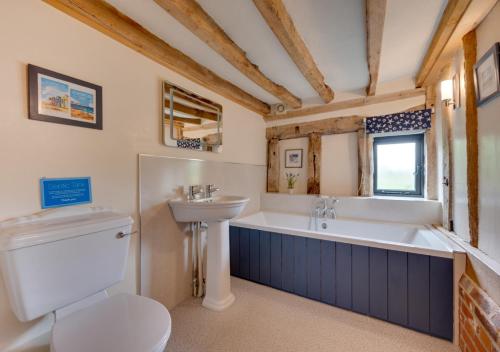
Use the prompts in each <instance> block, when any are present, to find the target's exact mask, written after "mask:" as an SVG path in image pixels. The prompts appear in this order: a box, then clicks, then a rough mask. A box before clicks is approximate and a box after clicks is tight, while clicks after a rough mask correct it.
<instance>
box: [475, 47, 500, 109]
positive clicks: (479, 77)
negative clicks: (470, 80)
mask: <svg viewBox="0 0 500 352" xmlns="http://www.w3.org/2000/svg"><path fill="white" fill-rule="evenodd" d="M499 55H500V43H498V42H497V43H495V44H494V45H493V46H492V47H491V48H490V49H489V50H488V51H487V52H486V53H485V54H484V55H483V57H481V59H480V60H479V61H478V62H477V63H476V64H475V65H474V81H475V86H476V102H477V105H478V106H480V105H483V104H485V103H486V102H488V101H490V100H492V99H494V98H495V97H497V96H498V95H499V94H500V76H499V66H500V65H499Z"/></svg>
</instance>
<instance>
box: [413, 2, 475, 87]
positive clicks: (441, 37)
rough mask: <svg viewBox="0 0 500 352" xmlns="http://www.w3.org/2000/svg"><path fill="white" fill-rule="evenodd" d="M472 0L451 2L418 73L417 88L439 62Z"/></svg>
mask: <svg viewBox="0 0 500 352" xmlns="http://www.w3.org/2000/svg"><path fill="white" fill-rule="evenodd" d="M471 1H472V0H449V1H448V4H447V5H446V9H445V10H444V13H443V16H442V17H441V20H440V22H439V26H438V28H437V30H436V33H434V37H433V38H432V42H431V44H430V46H429V49H428V50H427V53H426V54H425V57H424V60H423V61H422V64H421V65H420V68H419V70H418V73H417V78H416V86H417V87H422V86H423V85H424V82H425V81H426V79H427V77H428V76H429V74H430V73H431V71H432V70H433V68H434V65H435V64H436V62H437V61H438V58H439V56H440V55H441V53H442V52H443V49H444V48H445V46H446V44H447V43H448V40H449V39H450V37H451V36H452V34H453V32H454V31H455V28H456V27H457V25H458V23H459V22H460V19H461V18H462V16H463V15H464V13H465V11H466V10H467V8H468V7H469V4H470V3H471Z"/></svg>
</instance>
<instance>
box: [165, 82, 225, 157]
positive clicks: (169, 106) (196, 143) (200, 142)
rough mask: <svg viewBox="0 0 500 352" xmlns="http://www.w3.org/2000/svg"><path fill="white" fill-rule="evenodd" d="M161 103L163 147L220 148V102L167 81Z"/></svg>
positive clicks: (203, 149) (210, 149)
mask: <svg viewBox="0 0 500 352" xmlns="http://www.w3.org/2000/svg"><path fill="white" fill-rule="evenodd" d="M162 103H163V107H162V111H163V113H162V122H163V143H164V144H165V145H166V146H169V147H177V148H184V149H191V150H200V151H209V152H216V153H218V152H221V151H222V105H220V104H217V103H215V102H213V101H211V100H209V99H206V98H203V97H201V96H199V95H197V94H194V93H192V92H190V91H188V90H186V89H183V88H180V87H178V86H175V85H173V84H171V83H169V82H166V81H165V82H163V99H162Z"/></svg>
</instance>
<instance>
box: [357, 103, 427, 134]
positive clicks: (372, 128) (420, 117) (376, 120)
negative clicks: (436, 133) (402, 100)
mask: <svg viewBox="0 0 500 352" xmlns="http://www.w3.org/2000/svg"><path fill="white" fill-rule="evenodd" d="M431 112H432V111H431V109H426V110H418V111H413V112H400V113H397V114H390V115H381V116H374V117H369V118H367V119H366V133H367V134H373V133H383V132H401V131H420V130H426V129H429V128H431Z"/></svg>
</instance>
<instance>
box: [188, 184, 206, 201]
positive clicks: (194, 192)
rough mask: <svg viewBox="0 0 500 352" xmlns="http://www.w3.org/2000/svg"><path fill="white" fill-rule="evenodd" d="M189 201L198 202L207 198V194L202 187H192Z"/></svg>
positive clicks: (189, 190) (189, 192)
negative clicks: (197, 200)
mask: <svg viewBox="0 0 500 352" xmlns="http://www.w3.org/2000/svg"><path fill="white" fill-rule="evenodd" d="M187 198H188V200H196V199H203V198H205V192H204V189H203V187H202V186H201V185H190V186H189V189H188V195H187Z"/></svg>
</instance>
